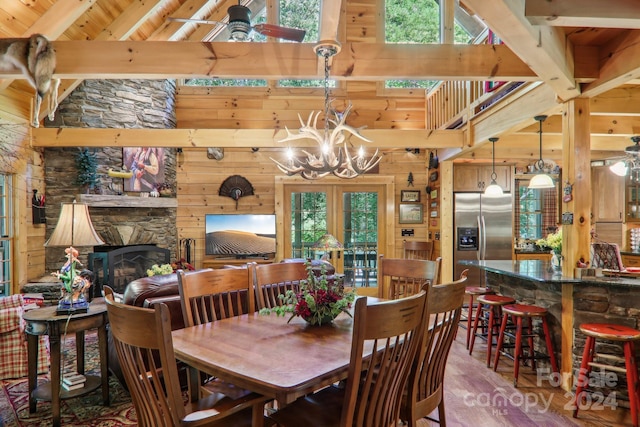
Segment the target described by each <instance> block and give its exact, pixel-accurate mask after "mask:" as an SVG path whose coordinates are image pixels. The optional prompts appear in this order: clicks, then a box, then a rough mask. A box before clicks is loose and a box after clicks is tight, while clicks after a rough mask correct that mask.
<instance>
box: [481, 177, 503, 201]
mask: <svg viewBox="0 0 640 427" xmlns="http://www.w3.org/2000/svg"><path fill="white" fill-rule="evenodd" d="M503 194H504V193H503V191H502V187H500V186H499V185H498V183H497V182H496V180H495V179H494V180H492V181H491V184H489V186H488V187H487V188H485V189H484V195H485V196H487V197H498V196H502V195H503Z"/></svg>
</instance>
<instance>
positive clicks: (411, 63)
mask: <svg viewBox="0 0 640 427" xmlns="http://www.w3.org/2000/svg"><path fill="white" fill-rule="evenodd" d="M54 46H55V49H56V53H57V67H56V74H55V76H56V77H59V78H74V79H76V78H81V79H88V78H103V79H104V78H107V79H109V78H118V79H124V78H133V79H140V78H149V79H151V78H158V79H162V78H181V77H182V78H194V77H219V78H238V77H244V78H255V79H258V78H266V79H279V78H319V77H322V76H320V73H319V70H318V66H317V64H318V58H317V56H316V54H315V53H314V52H313V45H311V44H308V43H226V42H218V43H202V42H164V41H163V42H148V41H55V42H54ZM249 64H250V66H249ZM0 76H3V77H13V78H21V77H22V76H21V75H20V74H18V73H16V72H15V71H4V70H3V72H2V73H0ZM331 78H332V79H335V80H354V81H357V80H359V81H368V80H370V81H378V80H384V79H416V78H420V79H434V80H483V81H484V80H515V81H537V80H539V78H538V77H537V76H536V75H535V74H534V73H533V72H532V71H531V69H530V68H529V67H528V66H527V65H526V64H525V63H524V62H523V61H522V60H520V59H519V58H518V57H517V56H516V55H514V54H513V52H511V50H510V49H509V48H507V47H506V46H489V45H473V46H469V45H405V44H397V45H392V44H384V43H344V44H343V46H342V51H341V52H340V53H339V54H338V55H336V56H335V57H334V58H333V65H332V70H331Z"/></svg>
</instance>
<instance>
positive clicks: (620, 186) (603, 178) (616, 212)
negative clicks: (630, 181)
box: [591, 166, 640, 222]
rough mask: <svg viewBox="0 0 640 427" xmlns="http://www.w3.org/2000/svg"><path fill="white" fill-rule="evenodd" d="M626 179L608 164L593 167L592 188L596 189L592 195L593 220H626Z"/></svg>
mask: <svg viewBox="0 0 640 427" xmlns="http://www.w3.org/2000/svg"><path fill="white" fill-rule="evenodd" d="M624 179H625V177H623V176H618V175H616V174H615V173H613V172H611V170H609V167H607V166H597V167H592V168H591V188H593V189H594V191H593V194H592V196H591V197H592V198H591V215H592V218H593V220H592V222H623V221H624V215H623V212H624V200H625V197H624V193H625V184H624V182H625V181H624ZM636 203H637V202H636ZM638 219H640V216H639V217H638Z"/></svg>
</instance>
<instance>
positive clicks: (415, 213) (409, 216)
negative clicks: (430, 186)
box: [398, 203, 423, 224]
mask: <svg viewBox="0 0 640 427" xmlns="http://www.w3.org/2000/svg"><path fill="white" fill-rule="evenodd" d="M398 213H399V216H398V218H399V219H398V222H399V223H400V224H422V222H423V209H422V205H421V204H418V203H413V204H410V203H401V204H400V206H399V209H398Z"/></svg>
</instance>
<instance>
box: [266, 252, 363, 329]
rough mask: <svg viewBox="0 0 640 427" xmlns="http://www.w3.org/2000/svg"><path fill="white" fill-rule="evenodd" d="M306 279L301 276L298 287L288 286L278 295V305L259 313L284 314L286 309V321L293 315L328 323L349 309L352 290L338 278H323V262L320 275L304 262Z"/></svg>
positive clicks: (319, 322)
mask: <svg viewBox="0 0 640 427" xmlns="http://www.w3.org/2000/svg"><path fill="white" fill-rule="evenodd" d="M305 265H306V268H307V279H306V280H301V282H300V288H299V290H298V291H297V292H296V291H292V290H288V291H287V292H286V293H285V294H283V295H279V298H280V299H281V300H282V305H279V306H277V307H274V308H263V309H261V310H260V314H271V313H276V314H277V315H278V316H285V315H286V313H290V314H291V317H289V321H291V319H293V318H294V317H296V316H300V317H302V318H303V319H304V320H306V321H307V322H309V324H311V325H322V324H327V323H331V322H332V321H333V319H335V318H336V316H338V315H339V314H340V313H347V314H348V315H349V316H351V313H349V309H350V308H351V304H352V303H353V301H354V300H355V298H356V292H355V290H353V289H351V290H345V288H344V285H343V283H342V281H341V280H337V279H336V280H334V279H330V278H327V275H326V271H325V269H324V266H323V267H322V270H321V274H320V276H316V275H315V274H314V272H313V270H312V268H311V263H310V262H306V263H305Z"/></svg>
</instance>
